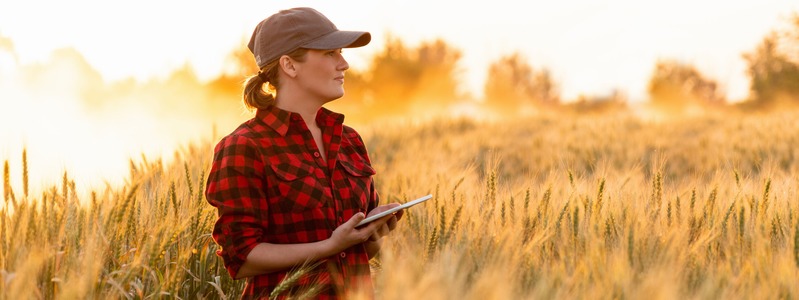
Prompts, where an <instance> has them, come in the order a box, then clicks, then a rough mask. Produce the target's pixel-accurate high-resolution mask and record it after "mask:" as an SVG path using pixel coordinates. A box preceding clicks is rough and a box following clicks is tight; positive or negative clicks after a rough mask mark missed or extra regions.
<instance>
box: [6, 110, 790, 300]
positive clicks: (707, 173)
mask: <svg viewBox="0 0 799 300" xmlns="http://www.w3.org/2000/svg"><path fill="white" fill-rule="evenodd" d="M798 117H799V113H797V112H783V113H769V114H761V115H751V114H750V115H746V114H733V113H725V114H719V115H707V116H703V117H693V118H680V119H665V120H660V121H646V120H642V119H639V118H636V117H635V116H633V115H630V114H626V113H607V114H602V115H571V114H565V113H564V114H559V115H548V114H541V115H537V116H533V117H525V118H518V119H513V120H504V121H475V120H470V119H457V120H436V121H428V122H424V123H421V124H412V123H395V124H393V125H381V126H371V127H364V128H359V129H361V131H362V133H363V135H364V139H365V140H366V142H367V147H368V148H369V150H370V153H371V155H372V160H373V164H374V166H375V167H376V169H377V170H378V175H377V177H376V181H377V184H378V190H379V191H380V193H381V196H382V201H383V202H404V201H408V200H410V199H413V198H416V197H418V196H421V195H424V194H426V193H431V194H433V195H434V198H433V199H432V200H431V201H428V202H426V203H425V204H423V205H418V206H414V207H413V208H411V209H409V210H408V211H407V212H406V214H405V216H404V218H403V220H402V221H401V226H400V227H399V229H398V230H397V231H395V232H394V233H393V235H392V236H390V237H387V238H386V239H385V240H384V242H383V251H382V253H381V255H380V256H379V257H378V258H376V259H373V261H372V265H373V267H374V272H373V273H374V276H375V282H376V292H377V295H378V297H379V298H380V299H419V298H422V299H519V298H565V299H575V298H576V299H583V298H601V299H608V298H628V299H629V298H633V299H635V298H648V299H649V298H651V299H684V298H711V299H719V298H720V299H730V298H746V299H774V298H797V297H799V279H797V278H799V192H798V191H797V188H799V177H797V174H799V150H797V149H799V147H796V145H799V122H797V121H796V120H797V119H798ZM212 146H213V139H209V140H207V141H206V142H203V143H200V144H199V145H188V146H186V147H184V149H183V150H181V151H179V152H178V153H176V154H175V155H176V157H177V159H176V160H175V162H174V163H171V164H168V165H165V164H164V163H162V161H161V160H160V159H155V160H147V159H146V158H143V159H142V160H141V161H133V160H132V161H131V167H130V175H129V177H128V178H127V183H126V184H124V185H123V186H118V187H116V186H109V187H107V188H106V189H103V190H96V191H93V192H91V194H90V195H87V196H81V195H77V193H76V192H75V183H74V182H73V181H71V179H70V178H69V176H68V174H64V178H63V183H62V184H60V186H54V187H51V188H49V189H47V188H45V189H43V190H45V192H43V193H42V194H41V195H28V187H27V182H28V179H27V177H28V174H27V171H26V170H22V172H21V173H22V174H25V175H24V177H25V178H24V180H23V181H24V186H23V187H22V188H21V189H20V188H18V187H12V186H11V185H10V183H9V182H10V180H9V177H10V176H12V175H11V173H12V172H11V171H12V170H9V169H8V167H7V166H8V164H7V163H6V168H5V170H4V175H5V176H4V179H5V183H6V188H5V189H4V190H5V191H6V195H4V196H5V197H4V200H5V202H4V205H2V206H0V298H2V299H19V298H20V297H22V298H33V299H38V298H45V299H54V298H55V299H87V298H88V299H107V298H156V297H162V296H166V297H180V298H182V299H197V298H228V297H232V298H236V297H237V296H238V295H239V293H240V290H241V288H242V283H241V282H234V281H232V280H231V279H230V278H229V276H228V275H227V273H226V272H225V270H224V268H223V267H222V265H221V261H220V260H219V259H217V257H216V255H215V251H216V249H217V247H216V245H215V244H214V243H213V240H212V239H211V238H210V231H211V228H212V226H213V222H214V220H215V218H216V212H215V210H214V209H213V208H212V207H210V206H209V205H208V204H207V203H206V202H205V200H204V198H203V188H204V178H205V174H206V172H207V169H208V167H209V163H210V159H211V155H212V153H211V150H212ZM27 159H28V158H27V157H24V158H23V165H26V164H27ZM23 169H25V168H24V167H23ZM14 172H15V173H16V172H18V171H16V170H14ZM12 189H13V190H12ZM286 284H287V285H288V284H290V282H287V283H286ZM309 288H310V291H309V292H310V293H312V292H313V290H312V287H309Z"/></svg>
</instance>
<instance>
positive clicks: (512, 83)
mask: <svg viewBox="0 0 799 300" xmlns="http://www.w3.org/2000/svg"><path fill="white" fill-rule="evenodd" d="M487 75H488V76H487V79H486V83H485V88H484V91H483V92H484V94H485V103H486V104H488V105H490V106H493V107H495V108H508V109H511V110H513V109H517V108H518V107H519V106H520V105H540V104H556V103H558V102H559V101H560V99H559V95H558V90H557V86H556V84H555V81H554V80H553V79H552V76H551V75H550V74H549V71H548V70H546V69H542V70H541V71H535V70H534V69H533V67H531V66H530V64H528V63H527V60H526V59H525V58H524V57H523V56H522V55H521V54H520V53H513V54H511V55H507V56H504V57H501V58H500V59H499V60H497V61H495V62H493V63H492V64H491V65H490V66H489V67H488V74H487Z"/></svg>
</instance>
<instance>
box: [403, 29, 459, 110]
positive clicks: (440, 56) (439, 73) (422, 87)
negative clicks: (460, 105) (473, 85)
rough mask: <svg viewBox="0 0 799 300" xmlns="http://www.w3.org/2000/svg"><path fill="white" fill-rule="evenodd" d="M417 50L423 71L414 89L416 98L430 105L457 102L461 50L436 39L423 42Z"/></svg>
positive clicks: (418, 60) (418, 61)
mask: <svg viewBox="0 0 799 300" xmlns="http://www.w3.org/2000/svg"><path fill="white" fill-rule="evenodd" d="M416 53H417V55H416V59H417V62H416V63H417V64H419V65H420V66H421V67H422V73H421V76H420V77H419V78H418V82H417V84H416V89H415V91H414V93H415V98H417V100H418V101H422V102H423V103H424V105H425V106H428V107H429V106H446V105H450V104H453V103H454V102H455V101H457V100H458V98H459V95H458V85H459V81H458V77H459V73H460V72H459V70H458V62H459V61H460V59H461V52H460V51H459V50H457V49H454V48H452V47H450V46H449V45H447V43H445V42H444V41H443V40H441V39H437V40H435V41H432V42H424V43H422V44H421V45H420V46H419V47H418V48H417V50H416Z"/></svg>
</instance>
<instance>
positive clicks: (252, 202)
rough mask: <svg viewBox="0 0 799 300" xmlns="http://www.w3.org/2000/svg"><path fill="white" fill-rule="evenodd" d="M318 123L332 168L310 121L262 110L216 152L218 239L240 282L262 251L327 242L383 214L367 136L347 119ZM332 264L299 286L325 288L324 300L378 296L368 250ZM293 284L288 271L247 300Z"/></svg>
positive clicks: (259, 285) (213, 190) (266, 280)
mask: <svg viewBox="0 0 799 300" xmlns="http://www.w3.org/2000/svg"><path fill="white" fill-rule="evenodd" d="M316 122H317V124H318V125H319V127H320V128H321V129H322V136H323V140H324V143H325V149H327V161H326V162H325V160H323V159H322V158H321V154H320V153H319V150H318V148H317V147H316V143H315V142H314V139H313V136H312V135H311V132H310V131H309V130H308V127H307V126H306V125H305V122H304V121H303V119H302V117H301V116H300V115H299V114H297V113H293V112H288V111H285V110H281V109H279V108H277V107H274V106H272V107H270V108H267V109H259V110H258V111H257V113H256V115H255V117H254V118H253V119H250V120H248V121H246V122H244V123H243V124H241V126H239V127H238V128H237V129H236V130H235V131H233V132H232V133H231V134H229V135H228V136H225V137H223V138H222V139H221V141H219V143H218V144H217V145H216V148H215V150H214V151H215V153H214V161H213V165H212V167H211V171H210V174H209V176H208V182H207V187H206V198H207V200H208V202H209V203H210V204H211V205H213V206H215V207H216V208H217V210H218V216H219V219H218V220H217V222H216V225H215V226H214V231H213V237H214V240H215V241H216V242H217V244H219V245H220V246H221V250H219V251H218V252H217V254H218V255H219V256H220V257H222V259H223V261H224V264H225V267H226V268H227V270H228V272H229V273H230V276H232V277H233V278H235V277H236V273H237V272H238V270H239V268H240V267H241V266H242V264H243V263H244V261H245V260H246V258H247V254H249V253H250V251H251V250H252V249H253V248H254V247H255V246H256V245H257V244H258V243H274V244H292V243H310V242H316V241H320V240H325V239H327V238H329V237H330V236H331V234H332V232H333V230H334V229H335V228H336V227H338V226H339V225H341V224H342V223H344V222H346V221H347V220H349V219H350V217H352V216H353V215H354V214H356V213H357V212H363V213H364V214H365V213H367V212H369V211H371V210H372V209H374V208H375V207H376V206H377V204H378V195H377V192H376V191H375V188H374V183H373V181H372V175H374V174H375V171H374V169H373V168H372V167H371V162H370V160H369V157H368V155H367V152H366V147H365V146H364V143H363V140H362V139H361V137H360V135H358V133H357V132H356V131H355V130H353V129H352V128H350V127H348V126H344V124H343V122H344V116H343V115H341V114H338V113H334V112H332V111H329V110H327V109H325V108H322V109H320V110H319V112H318V113H317V115H316ZM324 261H325V262H326V263H322V264H321V265H320V266H319V267H318V268H317V269H316V270H315V271H314V272H312V273H309V274H307V275H305V276H303V277H302V278H301V279H300V280H299V284H300V285H302V286H305V287H306V288H307V287H308V285H321V287H322V288H323V289H322V291H321V294H320V295H319V298H320V299H328V298H337V297H338V296H341V295H342V294H343V293H344V292H347V291H352V290H353V289H354V288H356V287H357V288H358V289H365V290H367V291H371V289H372V283H371V274H370V270H369V257H368V255H367V253H366V249H365V247H364V246H363V244H360V245H356V246H353V247H350V248H349V249H346V250H345V251H343V252H341V253H339V254H338V255H335V256H333V257H328V258H325V259H324ZM285 276H286V272H285V271H283V272H274V273H269V274H263V275H258V276H254V277H250V278H247V285H246V287H245V289H244V293H243V295H242V298H256V297H264V298H266V297H268V296H269V293H271V291H272V290H273V289H274V288H275V287H276V286H277V285H278V284H279V283H280V281H281V280H282V279H283V277H285ZM299 288H300V289H301V288H303V287H299Z"/></svg>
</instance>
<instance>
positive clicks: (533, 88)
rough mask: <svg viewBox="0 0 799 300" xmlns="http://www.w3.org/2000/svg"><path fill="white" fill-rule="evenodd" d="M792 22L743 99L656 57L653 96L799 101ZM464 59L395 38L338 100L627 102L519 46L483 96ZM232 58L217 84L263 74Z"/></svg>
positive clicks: (771, 41)
mask: <svg viewBox="0 0 799 300" xmlns="http://www.w3.org/2000/svg"><path fill="white" fill-rule="evenodd" d="M789 23H790V24H789V25H790V26H788V28H787V29H782V30H776V29H775V30H773V31H772V32H771V33H769V34H768V35H767V36H765V37H764V38H763V40H762V42H761V43H760V44H759V45H757V46H756V47H755V48H754V50H753V51H752V52H749V53H743V54H742V56H743V58H744V59H745V61H746V63H747V73H748V76H749V79H750V87H749V95H748V97H747V98H746V99H743V101H740V102H737V101H736V103H731V102H730V101H729V100H728V99H726V97H725V96H724V95H723V93H722V92H721V91H720V90H719V86H718V84H717V83H716V81H715V80H714V79H712V78H708V77H707V76H706V75H704V74H702V73H701V72H700V71H699V70H698V69H697V68H696V67H694V66H693V65H691V64H689V63H685V62H681V61H678V60H673V59H662V60H659V61H657V62H655V67H654V71H653V72H652V74H651V75H650V78H649V82H648V86H647V91H648V96H649V99H648V102H649V103H650V104H652V106H654V107H658V108H662V109H666V110H671V111H674V112H679V111H680V110H682V109H685V108H686V107H699V108H703V109H707V108H714V107H715V108H718V107H740V108H745V109H762V108H769V107H774V106H776V105H780V104H786V103H794V104H799V14H797V13H794V14H793V15H792V16H791V18H790V21H789ZM461 57H462V52H461V50H459V49H457V48H454V47H452V46H451V45H449V44H447V43H446V42H445V41H444V40H442V39H436V40H433V41H424V42H422V43H420V44H419V45H418V46H416V47H410V46H408V45H406V44H405V43H403V42H402V41H401V40H400V39H398V38H396V37H392V36H389V37H388V38H387V40H386V43H385V46H384V48H383V49H382V50H380V51H379V52H378V53H376V54H375V55H374V56H373V57H372V58H371V60H370V61H369V64H368V67H366V68H365V69H363V70H354V69H350V70H349V71H347V82H346V95H345V96H344V99H342V101H336V102H335V103H334V105H335V106H336V107H337V108H341V109H343V110H346V111H348V112H350V113H355V114H360V113H364V114H395V115H404V114H407V113H413V112H418V111H421V110H427V111H439V110H441V109H448V108H452V107H453V106H455V105H458V104H459V103H463V102H467V101H470V100H471V101H472V102H475V101H473V100H481V101H476V102H479V103H481V105H483V108H489V109H493V110H495V111H497V112H500V113H507V112H514V111H519V110H520V109H533V110H535V109H545V108H546V107H560V108H562V107H572V108H575V109H578V110H595V109H600V108H607V107H617V108H623V107H625V106H626V100H627V99H626V98H625V94H624V92H623V91H616V92H614V93H612V94H611V95H609V96H605V97H590V96H581V97H580V98H578V99H566V100H564V99H561V96H560V91H559V87H558V82H556V80H555V79H554V78H553V77H552V75H551V72H550V70H548V69H547V68H544V67H535V66H533V65H532V64H531V63H530V62H529V59H528V58H527V57H526V56H525V55H524V54H523V53H520V52H515V53H510V54H508V55H505V56H503V57H500V58H498V59H496V60H495V61H493V62H492V63H490V65H489V67H488V68H487V70H486V72H487V73H486V75H487V76H486V80H485V83H484V86H483V91H484V92H483V95H479V96H478V98H479V99H476V98H475V97H474V96H473V95H468V94H466V93H464V92H462V91H461V90H460V89H459V86H460V85H461V82H460V78H459V77H460V74H461V69H460V68H459V62H460V59H461ZM231 61H232V62H233V65H235V66H236V67H234V68H233V72H228V73H226V75H223V76H222V77H220V78H219V79H218V80H217V81H216V82H215V83H212V84H216V85H220V87H228V88H230V89H227V90H231V89H232V90H238V89H240V86H239V85H238V83H239V81H240V78H241V77H242V76H245V75H251V74H254V73H255V72H257V70H255V69H254V67H252V66H254V63H252V58H251V55H250V54H249V53H248V52H247V49H246V48H241V49H238V50H236V51H234V52H233V54H232V55H231Z"/></svg>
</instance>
